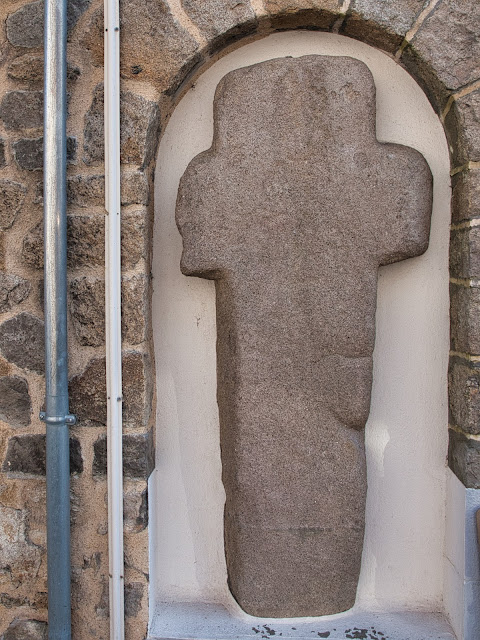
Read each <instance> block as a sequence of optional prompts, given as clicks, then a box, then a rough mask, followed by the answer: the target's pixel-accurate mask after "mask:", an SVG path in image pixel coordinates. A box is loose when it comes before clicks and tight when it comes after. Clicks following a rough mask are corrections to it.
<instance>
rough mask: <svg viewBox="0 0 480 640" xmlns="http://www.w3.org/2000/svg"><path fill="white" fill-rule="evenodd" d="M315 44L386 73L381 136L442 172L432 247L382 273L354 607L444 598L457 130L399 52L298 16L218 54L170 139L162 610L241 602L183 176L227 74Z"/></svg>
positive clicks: (158, 209)
mask: <svg viewBox="0 0 480 640" xmlns="http://www.w3.org/2000/svg"><path fill="white" fill-rule="evenodd" d="M310 54H320V55H341V56H346V55H347V56H351V57H354V58H358V59H359V60H362V61H363V62H365V64H367V66H368V67H369V68H370V70H371V72H372V74H373V76H374V80H375V84H376V88H377V138H378V139H379V140H380V141H385V142H395V143H399V144H403V145H407V146H411V147H414V148H415V149H417V150H419V151H420V152H421V153H422V154H423V155H424V156H425V158H426V159H427V161H428V163H429V165H430V168H431V171H432V174H433V176H434V201H433V217H432V228H431V235H430V247H429V249H428V251H427V252H426V253H425V255H423V256H421V257H419V258H415V259H412V260H407V261H405V262H402V263H397V264H394V265H390V266H388V267H383V268H381V269H380V272H379V279H378V307H377V318H376V321H377V328H376V346H375V353H374V383H373V389H372V404H371V412H370V418H369V420H368V424H367V427H366V435H365V437H366V449H367V464H368V498H367V513H366V534H365V545H364V552H363V561H362V571H361V577H360V582H359V587H358V593H357V604H356V607H355V608H356V609H358V610H362V611H390V612H395V611H434V612H438V611H442V609H443V574H444V569H443V567H444V521H445V478H446V462H445V459H446V451H447V364H448V344H449V318H448V242H449V222H450V178H449V159H448V149H447V143H446V140H445V135H444V132H443V128H442V126H441V123H440V122H439V120H438V118H437V116H436V115H435V113H434V111H433V109H432V107H431V106H430V104H429V102H428V100H427V98H426V96H425V94H424V93H423V92H422V90H421V89H420V88H419V87H418V85H417V84H416V83H415V81H414V80H413V79H412V78H411V77H410V76H409V75H408V74H407V73H406V72H405V71H404V70H403V69H402V68H401V67H400V66H399V65H398V64H397V63H396V62H395V61H394V60H392V59H390V58H389V57H388V56H387V55H386V54H384V53H382V52H379V51H377V50H375V49H373V48H371V47H369V46H367V45H364V44H362V43H360V42H358V41H355V40H351V39H348V38H345V37H342V36H338V35H333V34H326V33H319V32H299V31H296V32H288V33H281V34H275V35H271V36H268V37H266V38H264V39H263V40H260V41H257V42H255V43H252V44H249V45H246V46H244V47H242V48H241V49H238V50H236V51H234V52H233V53H230V54H228V55H227V56H225V57H223V58H221V59H220V60H219V61H218V62H216V63H215V64H214V65H213V66H212V67H211V68H209V69H208V70H207V71H206V72H205V73H204V74H203V75H202V76H201V77H200V78H199V80H198V81H197V82H196V85H195V87H194V88H192V89H191V90H190V91H189V92H188V93H187V94H186V95H185V97H184V98H183V99H182V101H181V102H180V104H179V105H178V106H177V108H176V110H175V112H174V114H173V115H172V117H171V119H170V121H169V123H168V126H167V128H166V130H165V133H164V135H163V138H162V141H161V144H160V149H159V154H158V162H157V169H156V177H155V230H154V254H153V288H154V294H153V330H154V341H155V358H156V384H157V440H156V449H157V464H156V469H155V471H154V473H153V474H152V477H151V481H150V515H151V520H150V522H151V543H150V547H151V569H152V573H151V581H152V582H151V611H152V619H153V618H155V619H157V620H158V619H159V617H160V618H161V615H162V614H161V611H162V606H163V604H162V603H182V602H206V603H222V604H223V605H225V606H226V607H227V608H230V610H231V611H233V612H234V613H235V604H234V603H232V598H231V596H230V595H229V592H228V588H227V582H226V567H225V561H224V551H223V502H224V492H223V486H222V483H221V462H220V448H219V426H218V411H217V404H216V370H215V367H216V360H215V340H216V330H215V288H214V283H213V282H210V281H206V280H201V279H197V278H187V277H185V276H183V275H182V274H181V273H180V267H179V264H180V256H181V250H182V243H181V237H180V235H179V233H178V231H177V228H176V226H175V220H174V214H175V201H176V195H177V189H178V183H179V179H180V177H181V175H182V174H183V172H184V170H185V169H186V167H187V165H188V163H189V162H190V160H191V159H192V158H193V157H194V156H196V155H197V154H198V153H200V152H201V151H203V150H205V149H208V148H209V147H210V145H211V141H212V135H213V111H212V105H213V97H214V92H215V88H216V86H217V84H218V82H219V81H220V79H221V78H222V77H223V76H224V75H225V74H226V73H228V72H229V71H231V70H233V69H236V68H238V67H243V66H248V65H251V64H255V63H258V62H261V61H263V60H267V59H271V58H277V57H282V56H301V55H310ZM246 197H248V196H246ZM341 197H342V194H339V198H341ZM237 613H238V615H242V614H241V613H240V612H238V611H237ZM155 624H156V623H153V627H155ZM158 633H160V632H158ZM163 633H164V637H165V632H163ZM184 637H187V636H184ZM204 637H207V636H204ZM422 637H426V636H422ZM429 637H430V636H429ZM432 637H433V636H432ZM435 637H437V636H435Z"/></svg>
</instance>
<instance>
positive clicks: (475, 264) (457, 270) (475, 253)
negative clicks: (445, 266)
mask: <svg viewBox="0 0 480 640" xmlns="http://www.w3.org/2000/svg"><path fill="white" fill-rule="evenodd" d="M450 275H451V276H452V277H454V278H480V227H470V228H467V229H459V230H456V231H452V234H451V236H450Z"/></svg>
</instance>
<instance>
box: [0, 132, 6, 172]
mask: <svg viewBox="0 0 480 640" xmlns="http://www.w3.org/2000/svg"><path fill="white" fill-rule="evenodd" d="M6 164H7V161H6V158H5V140H2V138H0V169H1V168H2V167H4V166H5V165H6Z"/></svg>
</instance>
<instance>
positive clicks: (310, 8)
mask: <svg viewBox="0 0 480 640" xmlns="http://www.w3.org/2000/svg"><path fill="white" fill-rule="evenodd" d="M265 8H266V9H267V11H268V12H269V13H270V16H271V22H272V27H273V28H274V29H296V28H298V27H309V28H317V29H330V27H332V26H333V23H334V22H335V20H336V19H337V18H338V17H339V15H340V12H339V9H340V3H339V2H337V1H336V0H266V1H265Z"/></svg>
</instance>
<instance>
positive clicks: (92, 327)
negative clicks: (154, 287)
mask: <svg viewBox="0 0 480 640" xmlns="http://www.w3.org/2000/svg"><path fill="white" fill-rule="evenodd" d="M69 290H70V312H71V316H72V320H73V326H74V328H75V333H76V335H77V338H78V341H79V342H80V344H82V345H89V346H92V347H98V346H100V345H102V344H104V343H105V283H104V281H103V280H100V279H98V278H94V277H89V276H82V277H80V278H74V279H73V280H72V281H71V282H70V285H69ZM147 317H148V280H147V278H146V277H145V276H143V275H136V276H132V277H130V278H123V279H122V339H123V340H124V341H125V342H128V343H130V344H132V345H136V344H139V343H141V342H143V341H144V340H145V338H146V318H147Z"/></svg>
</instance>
